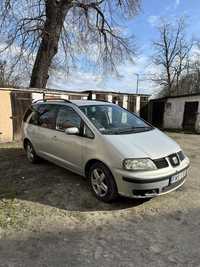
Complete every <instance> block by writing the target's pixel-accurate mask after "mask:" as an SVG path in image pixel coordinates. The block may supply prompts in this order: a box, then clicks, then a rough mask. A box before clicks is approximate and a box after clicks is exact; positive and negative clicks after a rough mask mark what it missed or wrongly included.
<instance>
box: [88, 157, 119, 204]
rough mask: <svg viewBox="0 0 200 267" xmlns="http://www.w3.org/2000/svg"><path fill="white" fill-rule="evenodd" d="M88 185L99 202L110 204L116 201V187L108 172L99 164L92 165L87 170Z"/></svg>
mask: <svg viewBox="0 0 200 267" xmlns="http://www.w3.org/2000/svg"><path fill="white" fill-rule="evenodd" d="M89 183H90V188H91V190H92V192H93V194H94V195H95V196H96V198H98V199H99V200H102V201H104V202H111V201H113V200H114V199H116V197H117V195H118V193H117V186H116V183H115V180H114V178H113V175H112V173H111V172H110V170H109V169H108V168H107V167H106V166H105V165H104V164H103V163H101V162H97V163H95V164H93V165H92V166H91V168H90V170H89Z"/></svg>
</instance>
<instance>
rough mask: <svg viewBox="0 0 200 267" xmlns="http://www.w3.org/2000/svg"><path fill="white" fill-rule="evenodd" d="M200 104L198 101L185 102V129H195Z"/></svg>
mask: <svg viewBox="0 0 200 267" xmlns="http://www.w3.org/2000/svg"><path fill="white" fill-rule="evenodd" d="M198 105H199V103H198V102H197V101H195V102H185V110H184V116H183V129H186V130H195V123H196V119H197V112H198Z"/></svg>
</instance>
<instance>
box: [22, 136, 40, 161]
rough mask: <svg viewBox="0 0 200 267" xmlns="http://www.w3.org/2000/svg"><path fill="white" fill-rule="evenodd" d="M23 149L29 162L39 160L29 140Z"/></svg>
mask: <svg viewBox="0 0 200 267" xmlns="http://www.w3.org/2000/svg"><path fill="white" fill-rule="evenodd" d="M25 149H26V156H27V159H28V161H29V162H31V163H37V162H38V161H39V157H38V156H37V155H36V153H35V150H34V148H33V145H32V144H31V142H29V141H28V142H27V144H26V147H25Z"/></svg>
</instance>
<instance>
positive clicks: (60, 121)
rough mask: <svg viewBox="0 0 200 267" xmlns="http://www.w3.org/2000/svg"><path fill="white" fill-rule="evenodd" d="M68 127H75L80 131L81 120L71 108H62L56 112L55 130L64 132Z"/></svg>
mask: <svg viewBox="0 0 200 267" xmlns="http://www.w3.org/2000/svg"><path fill="white" fill-rule="evenodd" d="M70 127H77V128H78V129H79V130H80V127H81V118H80V117H79V115H78V114H77V113H76V111H74V110H73V109H72V108H71V107H66V106H63V107H61V108H60V109H59V111H58V115H57V119H56V129H57V130H60V131H64V130H65V129H67V128H70Z"/></svg>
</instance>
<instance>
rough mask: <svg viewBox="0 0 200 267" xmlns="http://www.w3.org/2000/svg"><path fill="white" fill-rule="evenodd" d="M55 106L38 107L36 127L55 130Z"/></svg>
mask: <svg viewBox="0 0 200 267" xmlns="http://www.w3.org/2000/svg"><path fill="white" fill-rule="evenodd" d="M56 114H57V105H46V104H45V105H41V106H39V107H38V115H39V118H38V125H39V126H41V127H44V128H49V129H55V128H56Z"/></svg>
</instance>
